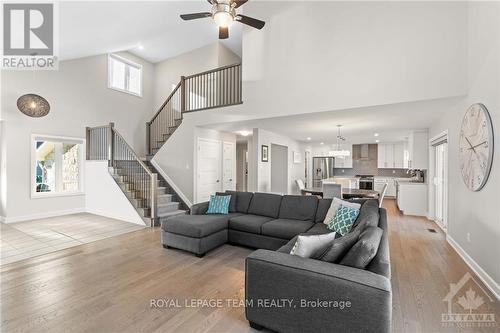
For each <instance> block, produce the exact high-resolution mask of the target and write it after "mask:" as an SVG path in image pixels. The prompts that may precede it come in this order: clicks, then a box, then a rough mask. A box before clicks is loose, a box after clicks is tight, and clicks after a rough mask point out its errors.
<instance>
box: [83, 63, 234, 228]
mask: <svg viewBox="0 0 500 333" xmlns="http://www.w3.org/2000/svg"><path fill="white" fill-rule="evenodd" d="M241 103H242V76H241V65H240V64H236V65H230V66H224V67H220V68H217V69H214V70H210V71H206V72H202V73H198V74H194V75H190V76H182V77H181V79H180V82H179V83H178V84H177V86H176V87H175V89H174V90H173V91H172V93H171V94H170V95H169V96H168V98H167V99H166V100H165V102H164V103H163V105H162V106H161V107H160V109H159V110H158V112H156V114H155V115H154V117H153V118H152V119H151V120H150V121H149V122H147V123H146V146H147V147H146V148H147V155H146V157H144V158H140V157H138V156H137V154H136V153H135V151H134V150H133V149H132V147H130V146H129V145H128V143H127V142H126V141H125V139H123V137H122V136H121V134H120V133H119V132H118V131H117V130H116V129H115V127H114V124H113V123H110V124H109V125H104V126H98V127H87V128H86V143H87V147H86V148H87V149H86V154H87V160H106V161H108V170H109V173H110V174H111V176H112V177H113V179H114V180H115V182H116V183H117V184H118V186H119V187H120V189H121V190H122V191H123V193H124V194H125V196H126V197H127V199H128V200H129V201H130V203H131V204H132V205H133V206H134V208H135V209H136V211H137V212H138V213H139V215H140V216H141V217H142V219H143V220H144V222H145V223H146V224H147V225H150V226H151V227H154V226H157V225H159V224H161V221H162V220H163V219H166V218H168V217H171V216H175V215H182V214H187V213H188V212H189V207H188V206H187V205H186V203H185V202H184V201H183V200H182V199H181V198H180V196H179V195H178V194H177V193H176V192H175V191H174V190H173V189H172V187H171V186H170V185H169V184H168V182H167V181H166V180H165V179H164V178H163V177H162V176H161V175H160V173H159V172H158V171H157V170H156V169H155V167H154V166H153V165H152V164H151V162H150V160H151V159H152V158H153V157H154V155H155V154H156V153H157V152H158V151H159V150H160V148H161V147H162V146H163V145H164V144H165V142H167V140H168V139H169V138H170V137H171V136H172V135H173V134H174V132H175V130H176V129H177V128H178V127H179V126H180V125H181V124H182V119H183V116H184V114H185V113H188V112H195V111H201V110H207V109H213V108H220V107H225V106H231V105H236V104H241Z"/></svg>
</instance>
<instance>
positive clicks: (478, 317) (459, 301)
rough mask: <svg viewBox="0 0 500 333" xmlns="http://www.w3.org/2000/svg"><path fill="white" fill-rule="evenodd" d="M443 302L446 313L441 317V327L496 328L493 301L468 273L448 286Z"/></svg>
mask: <svg viewBox="0 0 500 333" xmlns="http://www.w3.org/2000/svg"><path fill="white" fill-rule="evenodd" d="M443 302H445V303H447V305H448V311H447V313H443V314H442V315H441V323H442V325H443V327H461V328H471V327H474V328H477V327H490V328H492V327H497V322H496V320H495V313H494V308H495V300H494V299H493V298H492V297H491V296H490V294H489V293H488V292H487V291H486V290H484V289H483V288H482V287H481V285H480V284H479V283H478V282H477V281H476V280H475V279H474V277H473V276H472V275H471V274H470V273H469V272H467V273H465V275H464V276H463V277H462V278H461V279H460V281H458V282H457V283H451V284H450V290H449V292H448V294H447V295H446V296H445V298H444V299H443Z"/></svg>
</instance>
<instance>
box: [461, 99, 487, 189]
mask: <svg viewBox="0 0 500 333" xmlns="http://www.w3.org/2000/svg"><path fill="white" fill-rule="evenodd" d="M493 143H494V137H493V123H492V121H491V117H490V114H489V112H488V109H486V107H485V106H484V105H483V104H480V103H478V104H473V105H471V106H470V107H469V108H468V109H467V112H466V113H465V116H464V119H463V120H462V128H461V129H460V168H461V170H462V178H463V180H464V183H465V185H466V186H467V187H468V188H469V189H470V190H471V191H479V190H481V189H482V188H483V186H484V185H485V184H486V182H487V181H488V176H489V175H490V171H491V165H492V163H493Z"/></svg>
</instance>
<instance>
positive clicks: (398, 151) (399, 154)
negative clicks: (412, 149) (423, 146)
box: [377, 142, 405, 169]
mask: <svg viewBox="0 0 500 333" xmlns="http://www.w3.org/2000/svg"><path fill="white" fill-rule="evenodd" d="M404 164H405V163H404V143H403V142H396V143H379V144H378V157H377V166H378V168H379V169H403V168H404Z"/></svg>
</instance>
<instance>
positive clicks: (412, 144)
mask: <svg viewBox="0 0 500 333" xmlns="http://www.w3.org/2000/svg"><path fill="white" fill-rule="evenodd" d="M405 152H406V155H407V160H405V164H404V167H405V168H407V169H420V170H427V169H428V168H429V136H428V133H427V131H413V132H412V133H411V134H410V136H409V137H408V142H407V144H406V149H405Z"/></svg>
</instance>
